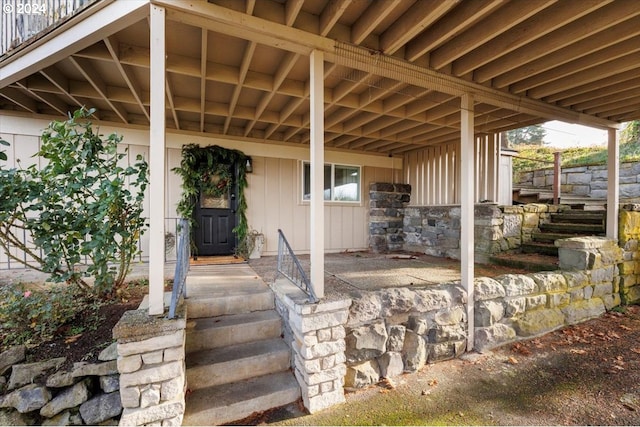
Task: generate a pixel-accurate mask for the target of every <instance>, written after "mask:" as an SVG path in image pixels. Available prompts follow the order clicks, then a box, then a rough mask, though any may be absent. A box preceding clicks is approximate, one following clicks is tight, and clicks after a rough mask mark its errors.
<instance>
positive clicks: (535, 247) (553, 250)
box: [520, 242, 558, 257]
mask: <svg viewBox="0 0 640 427" xmlns="http://www.w3.org/2000/svg"><path fill="white" fill-rule="evenodd" d="M520 249H521V250H522V252H523V253H525V254H541V255H551V256H556V257H557V256H558V248H557V247H556V245H555V244H554V243H553V242H528V243H523V244H522V246H520Z"/></svg>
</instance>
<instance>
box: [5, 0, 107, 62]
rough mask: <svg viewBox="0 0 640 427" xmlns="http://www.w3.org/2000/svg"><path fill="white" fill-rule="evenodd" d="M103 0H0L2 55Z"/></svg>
mask: <svg viewBox="0 0 640 427" xmlns="http://www.w3.org/2000/svg"><path fill="white" fill-rule="evenodd" d="M98 1H100V0H0V2H1V3H2V14H1V15H0V56H2V55H4V54H5V53H10V51H11V50H13V49H16V48H17V47H19V46H20V45H22V44H23V43H25V42H27V41H29V40H31V39H34V38H36V37H37V36H38V35H40V34H41V33H42V32H44V31H47V30H48V29H49V28H52V27H54V26H56V25H58V24H60V23H62V22H64V21H65V20H67V19H69V18H70V17H71V16H73V15H74V14H76V13H78V12H80V11H81V10H83V9H86V8H87V7H88V6H89V5H90V4H92V3H96V2H98Z"/></svg>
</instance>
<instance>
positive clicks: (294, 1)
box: [284, 0, 304, 27]
mask: <svg viewBox="0 0 640 427" xmlns="http://www.w3.org/2000/svg"><path fill="white" fill-rule="evenodd" d="M303 4H304V0H287V2H286V3H285V5H284V24H285V25H286V26H287V27H291V26H293V23H294V22H296V18H297V17H298V14H299V13H300V9H302V5H303Z"/></svg>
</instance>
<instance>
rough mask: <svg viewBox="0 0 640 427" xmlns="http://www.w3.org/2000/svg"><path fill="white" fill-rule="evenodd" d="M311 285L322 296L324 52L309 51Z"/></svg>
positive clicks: (317, 295) (318, 295) (317, 294)
mask: <svg viewBox="0 0 640 427" xmlns="http://www.w3.org/2000/svg"><path fill="white" fill-rule="evenodd" d="M309 73H310V81H311V90H310V101H309V102H310V104H311V105H310V108H311V112H310V115H311V147H310V150H311V221H310V225H311V230H310V232H311V285H312V286H313V290H314V292H315V294H316V297H318V298H323V297H324V53H323V52H321V51H319V50H314V51H313V52H311V56H310V57H309Z"/></svg>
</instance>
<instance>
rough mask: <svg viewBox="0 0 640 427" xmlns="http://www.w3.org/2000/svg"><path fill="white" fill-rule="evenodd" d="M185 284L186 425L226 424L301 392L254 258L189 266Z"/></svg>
mask: <svg viewBox="0 0 640 427" xmlns="http://www.w3.org/2000/svg"><path fill="white" fill-rule="evenodd" d="M187 291H188V298H187V300H186V304H187V317H188V319H187V330H186V333H187V339H186V349H185V351H186V368H187V370H186V375H187V387H188V390H187V393H186V410H185V415H184V420H183V425H220V424H227V423H230V422H233V421H238V420H241V419H243V418H246V417H248V416H250V415H252V414H254V413H256V412H262V411H266V410H268V409H272V408H277V407H280V406H285V405H288V404H290V403H292V402H295V401H297V400H298V399H299V398H300V387H299V385H298V383H297V380H296V379H295V377H294V375H293V373H292V372H291V362H290V356H291V351H290V349H289V347H288V346H287V345H286V343H285V342H284V340H283V339H282V336H281V335H282V319H281V318H280V316H279V315H278V313H277V312H276V311H275V309H274V308H275V305H274V295H273V293H272V291H271V290H270V289H269V287H268V286H267V285H266V284H265V283H264V282H263V281H262V279H261V278H259V277H258V276H257V275H256V274H255V273H254V272H253V270H252V269H251V268H250V267H249V266H247V265H230V266H225V265H212V266H192V267H191V269H190V272H189V275H188V277H187Z"/></svg>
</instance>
